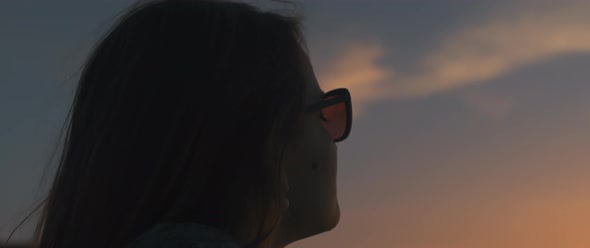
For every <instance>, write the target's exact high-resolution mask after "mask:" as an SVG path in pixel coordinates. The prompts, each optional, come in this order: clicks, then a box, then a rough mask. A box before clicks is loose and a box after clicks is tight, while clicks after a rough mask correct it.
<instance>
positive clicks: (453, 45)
mask: <svg viewBox="0 0 590 248" xmlns="http://www.w3.org/2000/svg"><path fill="white" fill-rule="evenodd" d="M551 4H552V6H551V8H546V6H547V5H543V6H544V7H543V6H540V7H539V6H538V5H536V4H531V2H530V1H528V2H527V1H516V2H513V3H512V6H511V8H505V9H502V11H497V13H496V14H495V15H491V16H490V17H489V18H486V19H482V20H479V21H477V20H475V21H474V24H472V25H467V26H463V27H462V28H460V29H457V30H456V31H454V32H450V33H448V35H447V37H443V38H441V39H440V41H441V42H440V43H438V44H436V46H437V47H436V48H435V49H433V50H432V52H431V53H429V54H426V55H425V56H424V57H423V58H422V59H419V60H418V63H417V65H416V66H417V67H416V69H417V70H416V73H413V74H409V75H403V76H401V75H398V74H396V73H394V69H395V68H389V67H386V66H383V65H380V64H379V63H378V62H379V61H380V60H381V59H382V58H383V57H384V56H385V54H386V52H388V51H387V50H389V49H392V48H390V47H388V46H387V45H386V44H384V43H383V42H362V41H358V40H357V41H355V40H352V41H348V42H349V43H348V45H345V46H343V49H342V51H341V52H340V54H341V55H340V56H339V57H336V58H334V59H333V61H334V62H331V63H329V64H330V65H331V66H329V67H328V69H327V70H323V71H321V72H320V73H319V74H318V75H317V76H318V79H319V80H320V82H321V84H322V85H323V86H324V87H325V88H336V87H347V88H349V89H350V90H351V94H353V102H354V108H355V117H357V118H358V117H360V116H362V114H363V110H364V109H365V108H366V105H367V104H369V103H371V102H375V101H379V100H383V99H407V98H416V97H427V96H431V95H434V94H437V93H441V92H447V91H450V90H454V89H458V88H461V87H464V86H468V85H473V84H477V83H483V82H486V81H488V80H491V79H494V78H497V77H500V76H502V75H505V74H507V73H510V72H511V71H514V70H516V69H518V68H519V67H521V66H523V65H527V64H531V63H536V62H539V61H541V60H544V59H548V58H551V57H552V56H557V55H560V54H564V53H574V52H590V15H587V12H588V11H590V3H589V2H584V1H578V2H573V1H560V2H559V3H558V2H552V3H551ZM506 9H509V11H506ZM400 74H401V73H400ZM464 100H465V102H466V103H467V104H471V105H472V107H474V108H475V109H476V110H478V111H479V112H480V113H486V114H488V115H490V116H491V117H493V118H501V116H503V115H504V114H505V113H506V112H507V111H509V108H510V106H511V103H510V102H509V101H508V100H507V99H495V100H494V99H491V98H490V96H487V95H485V96H484V95H477V96H476V95H469V96H465V99H464Z"/></svg>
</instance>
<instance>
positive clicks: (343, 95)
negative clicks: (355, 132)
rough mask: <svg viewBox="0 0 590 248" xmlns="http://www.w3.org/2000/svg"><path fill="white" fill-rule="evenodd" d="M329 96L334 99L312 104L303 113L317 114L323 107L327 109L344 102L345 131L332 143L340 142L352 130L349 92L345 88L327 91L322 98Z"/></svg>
mask: <svg viewBox="0 0 590 248" xmlns="http://www.w3.org/2000/svg"><path fill="white" fill-rule="evenodd" d="M330 96H336V97H334V98H332V99H329V100H322V101H320V102H318V103H314V104H312V105H310V106H308V107H307V108H306V110H305V113H311V112H317V111H320V110H322V109H323V108H325V107H329V106H332V105H334V104H338V103H341V102H344V105H345V108H346V129H345V130H344V134H342V136H340V138H338V139H335V140H334V142H340V141H343V140H345V139H346V138H348V135H349V134H350V130H351V129H352V101H351V98H350V92H349V91H348V89H346V88H338V89H333V90H331V91H328V92H326V93H325V94H324V96H323V98H326V97H330Z"/></svg>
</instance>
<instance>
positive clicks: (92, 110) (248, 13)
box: [17, 0, 307, 248]
mask: <svg viewBox="0 0 590 248" xmlns="http://www.w3.org/2000/svg"><path fill="white" fill-rule="evenodd" d="M279 2H286V1H279ZM288 3H291V4H293V3H292V2H288ZM301 19H302V17H301V16H299V15H292V16H289V15H282V14H277V13H272V12H268V11H262V10H260V9H258V8H256V7H254V6H251V5H248V4H245V3H238V2H230V1H219V0H174V1H170V0H155V1H140V2H137V3H135V4H133V5H132V6H131V7H130V8H129V9H128V10H127V11H125V12H124V15H122V16H121V17H120V18H119V19H118V21H117V22H116V24H115V25H113V27H112V28H111V29H110V30H109V31H108V32H107V33H106V34H105V35H104V36H103V37H102V38H101V39H100V41H99V42H98V43H97V44H96V46H95V47H94V48H93V50H92V52H91V54H90V55H89V57H88V59H87V61H86V62H85V64H84V66H83V70H82V73H81V76H80V80H79V83H78V87H77V90H76V94H75V97H74V101H73V104H72V106H71V108H70V112H69V113H68V115H67V117H66V124H67V125H64V128H67V131H66V138H65V143H64V146H63V151H62V154H61V158H60V161H59V166H58V168H57V172H56V174H55V179H54V181H53V184H52V186H51V189H50V191H49V192H48V195H47V197H46V198H45V199H44V201H43V202H42V203H41V204H43V208H42V212H41V216H40V219H39V222H38V224H37V226H36V229H35V233H34V236H33V247H42V248H55V247H122V246H124V245H125V244H127V243H129V242H130V241H132V240H133V239H135V238H136V237H137V236H138V235H140V234H141V233H143V232H145V231H147V230H148V229H150V228H152V227H153V226H155V225H156V224H158V223H162V222H167V223H174V222H197V223H202V224H206V225H210V226H212V227H216V228H218V229H220V230H224V231H226V232H227V233H228V234H230V235H233V236H239V235H241V233H242V232H244V230H243V227H244V226H248V223H244V221H245V220H246V216H250V217H251V216H254V217H255V218H256V219H260V220H261V221H260V223H261V225H260V226H258V227H256V226H251V228H258V229H256V230H258V238H257V240H256V241H254V242H252V243H250V244H247V247H258V245H259V244H260V242H261V241H263V240H265V239H266V238H267V237H268V235H269V234H270V233H271V232H272V231H273V230H274V228H275V227H276V225H277V223H278V221H279V220H280V218H281V210H280V202H279V200H280V194H281V191H280V186H279V185H280V180H282V179H281V178H280V177H281V166H282V163H281V161H282V155H283V151H284V149H285V146H286V145H287V143H288V142H289V141H290V140H291V138H292V137H294V135H298V132H300V131H301V130H300V129H299V128H298V127H300V126H299V125H300V123H301V122H300V121H301V115H302V114H301V113H302V110H303V106H302V104H303V96H304V95H305V88H304V87H305V84H304V79H303V78H302V75H303V73H302V70H303V67H302V63H301V61H302V58H303V57H304V56H306V54H305V53H307V48H306V46H305V41H304V38H303V35H302V31H301ZM41 204H40V205H39V206H41ZM39 206H38V207H39ZM38 207H37V208H38ZM29 216H30V215H29ZM21 224H22V222H21ZM19 226H20V225H19ZM17 228H18V227H17Z"/></svg>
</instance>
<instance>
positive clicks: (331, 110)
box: [321, 96, 347, 140]
mask: <svg viewBox="0 0 590 248" xmlns="http://www.w3.org/2000/svg"><path fill="white" fill-rule="evenodd" d="M334 97H336V96H329V97H326V98H324V100H329V99H331V98H334ZM321 111H322V115H323V116H324V118H325V119H326V121H322V124H323V125H324V128H326V130H328V132H329V133H330V135H331V136H332V139H333V140H337V139H338V138H340V137H342V135H344V132H345V131H346V124H347V123H346V104H345V103H344V102H339V103H336V104H334V105H330V106H328V107H325V108H323V109H322V110H321Z"/></svg>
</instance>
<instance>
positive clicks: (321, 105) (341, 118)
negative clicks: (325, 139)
mask: <svg viewBox="0 0 590 248" xmlns="http://www.w3.org/2000/svg"><path fill="white" fill-rule="evenodd" d="M316 111H320V114H321V115H322V125H323V126H324V128H325V129H326V130H327V131H328V133H330V135H331V136H332V139H333V140H334V142H340V141H343V140H345V139H346V138H347V137H348V134H350V129H351V127H352V103H351V100H350V92H348V90H347V89H345V88H340V89H334V90H331V91H329V92H327V93H325V94H324V95H323V97H322V101H320V102H318V103H315V104H312V105H310V106H308V107H307V109H306V110H305V113H312V112H316Z"/></svg>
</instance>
